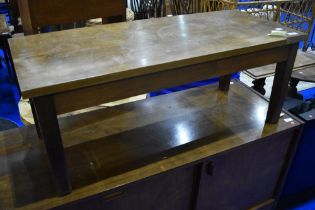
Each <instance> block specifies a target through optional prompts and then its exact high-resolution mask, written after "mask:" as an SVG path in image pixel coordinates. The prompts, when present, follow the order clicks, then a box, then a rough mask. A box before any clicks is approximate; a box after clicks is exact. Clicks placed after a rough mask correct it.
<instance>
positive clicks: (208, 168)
mask: <svg viewBox="0 0 315 210" xmlns="http://www.w3.org/2000/svg"><path fill="white" fill-rule="evenodd" d="M213 168H214V166H213V162H209V163H207V165H206V173H207V174H208V175H209V176H213Z"/></svg>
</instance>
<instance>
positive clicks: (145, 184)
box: [57, 166, 197, 210]
mask: <svg viewBox="0 0 315 210" xmlns="http://www.w3.org/2000/svg"><path fill="white" fill-rule="evenodd" d="M196 167H197V166H191V167H186V168H180V169H175V170H172V171H169V172H166V173H165V174H161V175H157V176H154V177H150V178H148V179H145V180H142V181H139V182H136V183H133V184H129V185H127V186H125V187H122V188H120V189H117V190H114V191H111V192H105V193H102V194H100V195H97V196H94V197H91V198H87V199H85V200H83V201H79V202H76V203H73V204H70V205H67V206H63V207H59V208H57V209H59V210H61V209H67V210H72V209H73V210H79V209H84V210H85V209H93V210H177V209H178V210H188V209H191V207H192V205H193V204H192V202H193V190H194V188H195V182H197V180H196V178H195V175H196V174H197V173H196V169H197V168H196Z"/></svg>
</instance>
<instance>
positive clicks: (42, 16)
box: [19, 0, 127, 35]
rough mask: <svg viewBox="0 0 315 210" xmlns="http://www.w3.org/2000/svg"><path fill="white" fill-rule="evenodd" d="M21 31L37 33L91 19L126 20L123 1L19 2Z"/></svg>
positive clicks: (20, 0) (55, 0) (54, 0)
mask: <svg viewBox="0 0 315 210" xmlns="http://www.w3.org/2000/svg"><path fill="white" fill-rule="evenodd" d="M19 8H20V13H21V19H22V22H23V30H24V33H25V34H26V35H30V34H35V33H37V28H38V27H43V26H48V25H60V24H67V23H73V22H77V21H82V20H89V19H93V18H104V22H108V21H109V22H111V21H110V20H109V19H108V18H113V17H114V18H116V19H117V18H119V19H120V21H125V20H126V8H127V5H126V1H125V0H115V1H112V0H80V1H77V0H45V1H42V0H19Z"/></svg>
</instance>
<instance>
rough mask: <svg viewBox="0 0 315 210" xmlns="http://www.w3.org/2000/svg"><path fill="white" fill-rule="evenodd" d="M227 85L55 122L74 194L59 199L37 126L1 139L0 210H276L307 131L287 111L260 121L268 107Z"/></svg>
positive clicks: (247, 92) (239, 86)
mask: <svg viewBox="0 0 315 210" xmlns="http://www.w3.org/2000/svg"><path fill="white" fill-rule="evenodd" d="M231 86H232V88H231V90H230V91H229V92H228V93H223V92H222V91H218V90H217V89H218V88H217V86H206V87H203V88H198V89H192V90H188V91H183V92H179V93H174V94H169V95H167V96H160V97H156V98H151V99H149V100H144V101H140V102H136V103H130V104H126V105H120V106H116V107H113V108H106V109H100V110H95V111H92V112H86V113H82V114H79V115H73V116H71V117H65V118H61V119H60V127H61V130H62V132H63V133H62V134H63V139H64V141H63V143H64V146H65V153H66V158H67V164H68V166H69V171H70V180H71V182H72V186H73V191H72V193H71V194H69V195H66V196H63V197H58V196H57V195H56V193H55V191H54V189H53V188H52V187H51V186H53V182H52V178H51V173H49V164H48V163H47V160H46V158H47V157H46V156H45V154H44V153H43V152H41V151H42V150H41V148H40V146H41V145H40V144H38V142H39V139H37V134H36V129H35V127H34V126H28V127H25V128H21V129H17V130H13V131H11V132H7V133H1V135H0V162H1V160H4V161H2V162H4V164H5V165H4V166H5V167H2V168H0V186H6V187H4V188H2V187H0V209H8V210H11V209H16V208H18V209H34V210H37V209H54V210H90V209H92V210H271V209H274V205H275V204H276V203H277V198H278V194H279V191H280V190H281V183H282V182H283V180H284V177H285V174H286V171H287V169H288V166H289V165H290V159H291V158H292V154H293V151H294V148H295V145H296V143H297V142H298V138H299V135H298V134H299V133H300V131H301V128H302V126H303V124H302V123H301V121H299V120H298V119H297V118H295V117H293V116H291V115H290V114H288V113H285V114H284V116H283V117H282V118H281V119H280V120H279V122H278V123H276V124H268V123H265V111H266V110H267V105H268V102H267V101H266V100H265V99H264V98H262V97H260V96H258V95H257V94H256V93H254V92H253V91H252V90H250V89H248V88H246V87H245V86H243V85H242V84H240V83H239V82H237V81H234V84H231ZM262 116H263V117H262ZM289 118H291V119H290V122H287V121H286V120H285V119H289ZM2 165H3V164H2ZM43 186H45V187H43Z"/></svg>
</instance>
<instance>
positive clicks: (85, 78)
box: [10, 10, 306, 98]
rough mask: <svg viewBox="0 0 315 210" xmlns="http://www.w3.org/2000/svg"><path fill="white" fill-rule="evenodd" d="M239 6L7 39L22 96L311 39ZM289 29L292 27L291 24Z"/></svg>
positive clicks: (43, 93)
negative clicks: (282, 32) (281, 31)
mask: <svg viewBox="0 0 315 210" xmlns="http://www.w3.org/2000/svg"><path fill="white" fill-rule="evenodd" d="M276 27H282V28H283V26H280V25H278V24H277V23H273V22H269V21H267V20H264V19H260V18H258V17H253V16H248V15H247V14H243V13H241V12H238V11H236V10H232V11H231V10H230V11H219V12H210V13H201V14H191V15H181V16H174V17H165V18H158V19H149V20H141V21H134V22H124V23H116V24H109V25H102V26H95V27H91V28H81V29H74V30H67V31H60V32H52V33H47V34H39V35H32V36H27V37H19V38H14V39H11V40H10V48H11V52H12V57H13V60H14V65H15V69H16V73H17V77H18V81H19V85H20V89H21V93H22V96H23V97H24V98H32V97H36V96H41V95H48V94H54V93H58V92H63V91H67V90H74V89H78V88H82V87H86V86H91V85H96V84H103V83H106V82H111V81H115V80H119V79H125V78H130V77H135V76H141V75H146V74H150V73H154V72H159V71H164V70H168V69H173V68H177V67H183V66H188V65H192V64H196V63H202V62H207V61H213V60H217V59H222V58H227V57H231V56H237V55H241V54H245V53H250V52H255V51H260V50H264V49H270V48H273V47H277V46H283V45H287V44H288V43H294V42H298V41H299V40H300V39H303V38H306V36H305V34H303V33H298V34H297V35H294V36H290V37H285V38H283V37H270V36H268V35H267V34H268V33H270V31H271V30H273V29H275V28H276ZM286 30H288V31H292V30H291V29H286Z"/></svg>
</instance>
